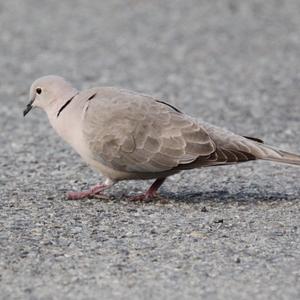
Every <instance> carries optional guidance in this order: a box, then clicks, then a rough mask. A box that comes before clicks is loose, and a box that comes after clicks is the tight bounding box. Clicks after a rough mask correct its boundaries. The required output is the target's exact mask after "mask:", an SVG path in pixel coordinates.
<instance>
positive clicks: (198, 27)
mask: <svg viewBox="0 0 300 300" xmlns="http://www.w3.org/2000/svg"><path fill="white" fill-rule="evenodd" d="M0 28H1V31H0V76H1V77H0V78H1V80H0V129H1V130H0V168H1V170H0V186H1V194H0V197H1V200H0V298H1V299H201V298H202V299H299V298H300V229H299V228H300V227H299V226H300V224H299V223H300V222H299V221H300V216H299V215H300V214H299V213H300V187H299V175H300V168H297V167H293V166H287V165H282V164H272V163H268V162H250V163H246V164H241V165H239V166H229V167H219V168H210V169H209V168H207V169H203V170H193V171H188V172H183V173H180V174H179V175H176V176H173V177H171V178H169V179H168V180H167V182H166V183H165V184H164V185H163V187H162V188H161V193H160V194H161V197H162V199H167V200H165V201H158V202H152V203H146V204H142V203H131V202H129V201H128V200H127V198H126V195H131V194H135V193H138V192H140V191H142V190H144V189H146V188H147V186H148V185H149V184H150V182H136V181H134V182H124V183H120V184H118V185H117V186H115V187H114V188H113V189H112V190H111V191H110V192H109V193H108V198H107V199H106V200H104V199H103V200H99V199H98V200H96V199H91V200H84V201H74V202H72V201H66V200H65V192H66V191H68V190H80V189H84V188H87V187H88V186H89V185H93V184H95V183H97V182H98V181H100V180H101V178H100V175H99V174H96V173H94V172H93V171H91V170H90V169H89V168H88V167H87V166H86V165H85V164H84V163H83V162H82V161H81V160H80V158H79V156H78V155H77V154H76V153H74V152H73V150H72V149H70V147H69V146H68V145H66V144H64V142H63V141H61V140H60V138H59V137H58V136H57V135H56V134H55V133H54V131H53V130H52V129H51V128H50V125H49V124H48V121H47V119H46V116H45V114H44V113H43V112H41V111H33V112H32V113H31V114H30V115H29V116H28V118H25V119H24V118H23V116H22V110H23V108H24V106H25V104H26V103H27V101H28V91H29V87H30V84H31V83H32V82H33V80H35V79H36V78H38V77H40V76H42V75H47V74H57V75H61V76H64V77H66V78H67V79H68V80H70V81H71V82H73V83H74V85H76V86H77V87H78V88H82V89H83V88H88V87H93V86H97V85H99V86H100V85H109V86H120V87H124V88H128V89H133V90H136V91H140V92H143V93H148V94H152V95H155V96H159V97H162V98H163V99H165V100H167V101H169V102H170V103H171V104H173V105H176V106H177V107H179V108H180V109H181V110H183V111H185V112H186V113H189V114H191V115H193V116H197V117H199V118H201V119H203V120H205V121H208V122H211V123H213V124H216V125H219V126H224V127H226V128H228V129H230V130H233V131H235V132H237V133H239V134H243V135H248V136H257V137H260V138H262V139H264V140H265V141H266V142H267V143H269V144H273V145H277V146H280V147H281V148H282V149H285V150H291V151H295V152H297V150H298V152H300V138H299V130H300V102H299V94H300V84H299V83H300V59H299V56H300V2H299V1H297V0H294V1H289V0H287V1H275V0H274V1H273V0H270V1H263V0H261V1H238V0H236V1H234V0H231V1H229V0H219V1H200V0H199V1H196V0H188V1H180V0H172V1H171V0H170V1H167V0H166V1H158V0H153V1H145V0H144V1H142V0H139V1H137V0H119V1H115V0H113V1H96V0H95V1H79V0H73V1H71V0H68V1H66V0H65V1H58V0H57V1H47V2H46V1H37V0H35V1H33V0H26V1H21V0H19V1H17V0H12V1H1V2H0Z"/></svg>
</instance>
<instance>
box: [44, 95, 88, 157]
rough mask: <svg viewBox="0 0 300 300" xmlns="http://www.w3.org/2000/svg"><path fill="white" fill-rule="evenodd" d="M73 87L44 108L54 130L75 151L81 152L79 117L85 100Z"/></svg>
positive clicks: (80, 117)
mask: <svg viewBox="0 0 300 300" xmlns="http://www.w3.org/2000/svg"><path fill="white" fill-rule="evenodd" d="M78 94H79V92H78V91H77V90H76V89H74V90H72V91H70V92H69V93H68V95H64V97H63V99H59V100H57V101H55V102H54V103H52V105H51V106H50V107H48V109H47V110H46V112H47V115H48V118H49V121H50V123H51V125H52V127H53V128H54V129H55V130H56V132H57V133H58V134H59V135H60V136H61V137H62V138H63V139H64V140H65V141H66V142H67V143H68V144H70V145H71V146H72V147H73V148H75V150H77V152H81V149H80V147H81V144H82V143H81V133H82V130H81V119H82V113H83V107H84V104H85V101H82V100H83V99H82V97H80V96H78Z"/></svg>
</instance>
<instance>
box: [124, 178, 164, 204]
mask: <svg viewBox="0 0 300 300" xmlns="http://www.w3.org/2000/svg"><path fill="white" fill-rule="evenodd" d="M165 180H166V178H157V179H156V180H155V181H154V182H153V183H152V185H151V186H150V188H149V189H148V190H147V191H146V192H145V193H144V194H141V195H137V196H133V197H130V200H131V201H149V200H151V198H154V197H155V196H156V192H157V190H158V189H159V188H160V186H161V185H162V184H163V183H164V181H165Z"/></svg>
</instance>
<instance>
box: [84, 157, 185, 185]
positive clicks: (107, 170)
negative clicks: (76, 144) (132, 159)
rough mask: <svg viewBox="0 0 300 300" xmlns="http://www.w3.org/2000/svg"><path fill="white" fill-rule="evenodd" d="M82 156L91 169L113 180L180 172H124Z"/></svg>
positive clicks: (165, 175) (161, 175)
mask: <svg viewBox="0 0 300 300" xmlns="http://www.w3.org/2000/svg"><path fill="white" fill-rule="evenodd" d="M82 158H83V160H84V161H85V162H86V163H87V164H88V165H90V166H91V168H92V169H94V170H95V171H97V172H99V173H101V174H103V175H104V176H105V177H107V178H109V179H111V180H113V181H121V180H134V179H139V180H141V179H142V180H146V179H155V178H158V177H167V176H170V175H173V174H175V173H178V172H180V170H170V171H165V172H158V173H141V172H126V171H121V170H116V169H114V168H111V167H108V166H106V165H104V164H102V163H100V162H99V161H96V160H93V159H89V158H87V157H82Z"/></svg>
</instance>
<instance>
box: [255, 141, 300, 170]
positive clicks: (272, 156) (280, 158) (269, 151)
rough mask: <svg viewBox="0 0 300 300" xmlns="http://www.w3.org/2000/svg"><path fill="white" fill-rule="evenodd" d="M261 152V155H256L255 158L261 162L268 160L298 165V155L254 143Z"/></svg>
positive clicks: (299, 163) (299, 158)
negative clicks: (261, 160)
mask: <svg viewBox="0 0 300 300" xmlns="http://www.w3.org/2000/svg"><path fill="white" fill-rule="evenodd" d="M256 145H257V146H258V147H259V149H260V150H261V153H260V154H259V155H257V158H260V159H263V160H270V161H275V162H280V163H285V164H290V165H300V155H299V154H294V153H290V152H286V151H282V150H279V149H276V148H275V147H272V146H269V145H265V144H262V143H256Z"/></svg>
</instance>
